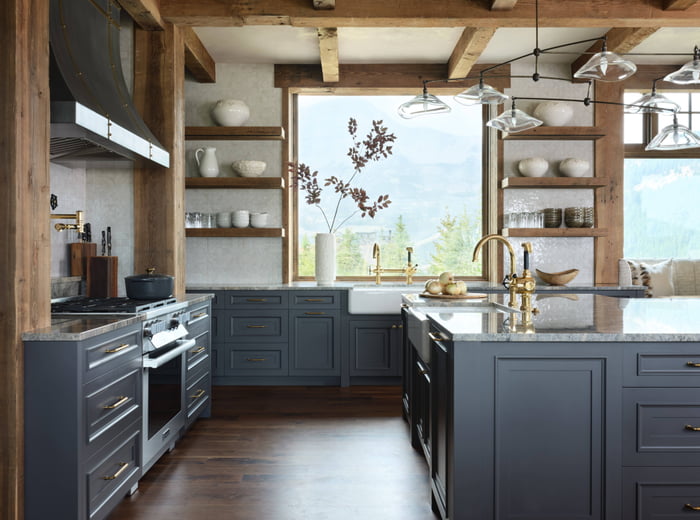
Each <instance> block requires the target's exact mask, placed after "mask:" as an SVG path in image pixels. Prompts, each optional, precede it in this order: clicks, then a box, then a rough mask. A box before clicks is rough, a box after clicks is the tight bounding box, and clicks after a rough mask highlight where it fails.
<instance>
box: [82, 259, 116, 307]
mask: <svg viewBox="0 0 700 520" xmlns="http://www.w3.org/2000/svg"><path fill="white" fill-rule="evenodd" d="M117 271H118V257H116V256H90V257H88V259H87V295H88V296H97V297H100V298H112V297H116V296H117Z"/></svg>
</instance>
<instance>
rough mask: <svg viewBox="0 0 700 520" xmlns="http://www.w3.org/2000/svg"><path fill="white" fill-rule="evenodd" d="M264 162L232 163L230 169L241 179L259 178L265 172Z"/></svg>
mask: <svg viewBox="0 0 700 520" xmlns="http://www.w3.org/2000/svg"><path fill="white" fill-rule="evenodd" d="M266 166H267V164H266V163H265V161H244V160H242V161H233V162H232V163H231V168H233V171H234V172H236V173H237V174H238V175H240V176H241V177H260V176H261V175H262V173H263V172H264V171H265V167H266Z"/></svg>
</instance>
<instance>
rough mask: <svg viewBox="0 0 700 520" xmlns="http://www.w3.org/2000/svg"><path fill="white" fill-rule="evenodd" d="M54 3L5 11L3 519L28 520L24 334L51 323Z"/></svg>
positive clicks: (39, 0)
mask: <svg viewBox="0 0 700 520" xmlns="http://www.w3.org/2000/svg"><path fill="white" fill-rule="evenodd" d="M48 22H49V3H48V2H47V1H45V0H4V2H3V8H2V10H1V11H0V70H2V71H3V79H2V82H1V83H0V164H2V168H0V185H1V186H2V188H1V189H0V221H1V222H2V225H1V226H0V244H2V245H1V246H0V432H1V434H0V518H3V519H6V520H21V519H22V518H23V517H24V504H23V493H24V489H23V479H24V469H23V465H24V455H23V453H24V414H23V407H24V401H23V398H22V396H23V384H24V382H23V372H24V356H23V345H22V340H21V337H20V335H21V334H22V332H25V331H27V330H30V329H33V328H36V327H43V326H47V325H49V324H50V320H51V314H50V313H51V310H50V300H51V280H50V276H51V274H50V273H51V268H50V264H51V250H50V245H51V244H50V234H49V229H50V222H49V220H50V217H49V210H50V208H49V155H48V146H49V77H48V75H49V25H48Z"/></svg>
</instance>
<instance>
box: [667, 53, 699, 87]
mask: <svg viewBox="0 0 700 520" xmlns="http://www.w3.org/2000/svg"><path fill="white" fill-rule="evenodd" d="M664 81H670V82H671V83H675V84H676V85H692V84H694V83H700V60H698V59H693V61H689V62H688V63H686V64H685V65H683V66H682V67H681V68H680V69H678V70H677V71H676V72H672V73H671V74H669V75H668V76H666V77H665V78H664Z"/></svg>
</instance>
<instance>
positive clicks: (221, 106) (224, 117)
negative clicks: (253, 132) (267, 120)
mask: <svg viewBox="0 0 700 520" xmlns="http://www.w3.org/2000/svg"><path fill="white" fill-rule="evenodd" d="M211 117H212V118H213V119H214V121H215V122H216V124H217V125H220V126H241V125H242V124H243V123H245V122H246V121H248V118H249V117H250V109H249V108H248V105H246V104H245V102H243V101H241V100H240V99H221V100H219V101H217V102H216V105H214V108H213V109H212V111H211Z"/></svg>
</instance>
